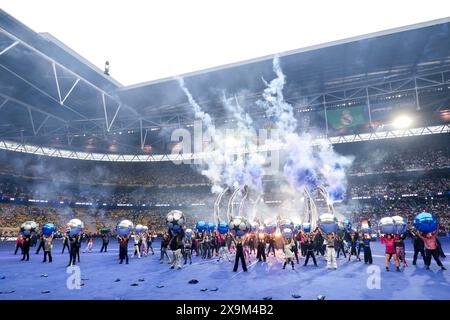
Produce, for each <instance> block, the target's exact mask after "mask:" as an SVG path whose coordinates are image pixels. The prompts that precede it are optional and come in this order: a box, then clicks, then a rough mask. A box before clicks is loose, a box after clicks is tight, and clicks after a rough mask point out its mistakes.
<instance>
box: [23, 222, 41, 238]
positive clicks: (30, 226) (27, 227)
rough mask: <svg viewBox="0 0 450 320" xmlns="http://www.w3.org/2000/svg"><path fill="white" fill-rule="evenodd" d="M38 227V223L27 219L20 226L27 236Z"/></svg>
mask: <svg viewBox="0 0 450 320" xmlns="http://www.w3.org/2000/svg"><path fill="white" fill-rule="evenodd" d="M36 229H37V224H36V222H34V221H25V222H24V223H22V225H21V226H20V232H21V233H22V234H23V235H25V236H29V235H30V234H31V233H32V232H35V231H36Z"/></svg>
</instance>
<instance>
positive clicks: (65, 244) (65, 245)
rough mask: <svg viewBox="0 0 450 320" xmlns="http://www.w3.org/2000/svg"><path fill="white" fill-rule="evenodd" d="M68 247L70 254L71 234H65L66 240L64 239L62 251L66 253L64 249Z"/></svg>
mask: <svg viewBox="0 0 450 320" xmlns="http://www.w3.org/2000/svg"><path fill="white" fill-rule="evenodd" d="M66 247H67V251H69V254H70V248H69V236H68V235H67V234H65V235H64V241H63V248H62V251H61V253H64V249H65V248H66Z"/></svg>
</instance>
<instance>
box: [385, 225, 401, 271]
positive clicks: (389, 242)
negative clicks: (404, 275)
mask: <svg viewBox="0 0 450 320" xmlns="http://www.w3.org/2000/svg"><path fill="white" fill-rule="evenodd" d="M397 239H398V236H393V235H392V234H390V233H388V234H386V235H385V236H381V244H385V245H386V251H385V252H386V271H389V261H391V258H392V257H394V261H395V267H396V268H397V271H399V272H400V264H399V262H398V257H397V252H396V251H395V240H397Z"/></svg>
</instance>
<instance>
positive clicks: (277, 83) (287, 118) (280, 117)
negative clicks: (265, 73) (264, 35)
mask: <svg viewBox="0 0 450 320" xmlns="http://www.w3.org/2000/svg"><path fill="white" fill-rule="evenodd" d="M273 71H274V72H275V74H276V75H277V77H276V78H275V79H273V80H272V81H270V83H267V82H266V81H265V80H264V79H263V81H264V83H265V84H266V87H267V88H266V89H264V92H263V98H264V100H258V101H257V102H256V104H257V105H258V106H260V107H261V108H263V109H265V110H266V116H267V118H268V119H269V120H274V122H275V123H276V125H277V128H278V130H279V131H280V133H282V134H281V137H284V136H286V135H287V134H290V133H293V132H294V131H295V129H296V128H297V119H295V117H294V111H293V108H292V106H291V105H290V104H289V103H287V102H286V101H284V96H283V88H284V85H285V83H286V77H285V76H284V73H283V71H282V70H281V66H280V59H279V57H278V55H276V56H275V58H274V59H273Z"/></svg>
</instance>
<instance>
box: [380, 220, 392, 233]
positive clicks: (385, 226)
mask: <svg viewBox="0 0 450 320" xmlns="http://www.w3.org/2000/svg"><path fill="white" fill-rule="evenodd" d="M378 225H379V227H380V232H381V233H395V232H396V229H395V222H394V219H392V218H391V217H384V218H382V219H381V220H380V223H379V224H378Z"/></svg>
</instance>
